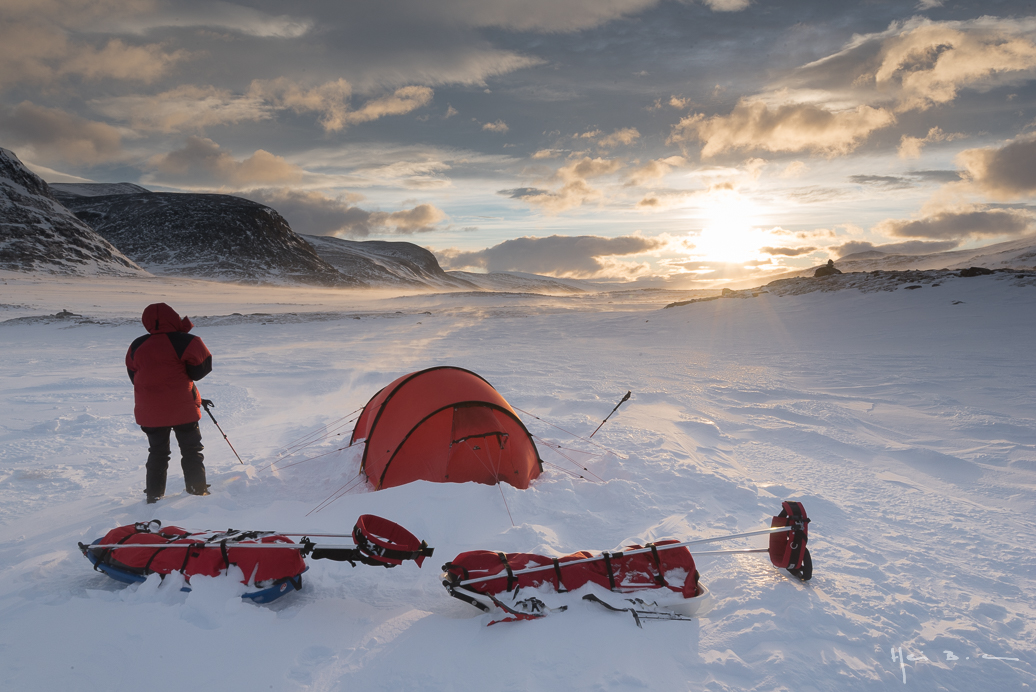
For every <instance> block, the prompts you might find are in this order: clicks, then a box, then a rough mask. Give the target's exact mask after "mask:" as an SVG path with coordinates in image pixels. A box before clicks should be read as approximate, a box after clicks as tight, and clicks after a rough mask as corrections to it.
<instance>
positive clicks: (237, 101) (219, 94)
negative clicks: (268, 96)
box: [91, 84, 272, 132]
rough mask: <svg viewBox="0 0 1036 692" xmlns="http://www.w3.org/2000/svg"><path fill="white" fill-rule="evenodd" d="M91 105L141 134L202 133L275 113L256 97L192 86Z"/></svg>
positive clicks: (263, 118)
mask: <svg viewBox="0 0 1036 692" xmlns="http://www.w3.org/2000/svg"><path fill="white" fill-rule="evenodd" d="M91 105H93V106H94V108H96V109H97V110H98V111H100V112H101V113H103V114H104V115H106V116H108V117H110V118H114V119H115V120H119V121H122V122H128V123H129V124H130V126H131V127H133V128H134V129H135V130H139V131H155V132H190V131H195V132H200V131H202V130H204V129H205V128H207V127H212V126H215V125H232V124H235V123H239V122H245V121H259V120H267V119H269V118H271V117H272V115H271V110H272V109H271V108H270V107H269V106H268V105H267V104H266V102H264V100H263V99H262V98H261V97H260V96H259V95H257V94H254V95H251V96H245V97H241V96H238V95H235V94H233V93H232V92H231V91H230V90H229V89H217V88H216V87H212V86H209V87H198V86H191V85H189V84H187V85H183V86H179V87H177V88H175V89H171V90H169V91H164V92H162V93H160V94H155V95H152V96H144V95H134V96H119V97H114V98H107V99H98V100H96V101H93V102H92V104H91Z"/></svg>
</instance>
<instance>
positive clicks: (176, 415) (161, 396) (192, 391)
mask: <svg viewBox="0 0 1036 692" xmlns="http://www.w3.org/2000/svg"><path fill="white" fill-rule="evenodd" d="M140 321H141V322H143V323H144V328H145V329H147V330H148V334H146V335H144V336H142V337H140V338H139V339H136V340H135V341H134V342H133V343H132V344H130V347H129V350H128V351H127V352H126V370H127V372H129V378H130V382H132V383H133V398H134V401H135V406H134V408H133V414H134V415H135V416H136V419H137V424H138V425H142V426H144V427H149V428H159V427H165V426H172V425H182V424H183V423H193V422H195V421H197V420H200V419H201V394H199V393H198V388H197V387H195V386H194V381H195V380H200V379H201V378H203V377H205V376H206V375H208V374H209V373H210V372H212V354H211V353H209V349H207V348H205V344H204V343H203V342H202V340H201V339H199V338H198V337H196V336H193V335H191V334H188V333H187V332H189V331H190V330H191V328H192V327H193V326H194V325H193V324H192V323H191V321H190V320H189V319H188V318H186V317H184V318H183V319H180V316H179V315H177V314H176V311H175V310H173V309H172V308H171V307H169V306H168V305H166V304H165V303H154V304H152V305H148V306H147V307H146V308H144V314H143V315H141V317H140Z"/></svg>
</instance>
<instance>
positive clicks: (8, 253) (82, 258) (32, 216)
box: [0, 149, 147, 276]
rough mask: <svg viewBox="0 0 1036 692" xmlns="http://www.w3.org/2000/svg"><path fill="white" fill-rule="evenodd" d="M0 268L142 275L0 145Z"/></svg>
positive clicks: (145, 273) (65, 272)
mask: <svg viewBox="0 0 1036 692" xmlns="http://www.w3.org/2000/svg"><path fill="white" fill-rule="evenodd" d="M0 269H7V270H11V271H25V272H47V273H56V274H79V275H94V274H109V275H111V274H116V275H117V274H130V275H134V274H135V275H144V276H146V275H147V272H145V271H144V270H143V269H141V268H140V267H139V266H138V265H137V264H136V263H134V262H133V261H132V260H131V259H129V258H128V257H127V256H126V255H124V254H123V253H122V252H120V251H119V250H117V249H116V247H115V246H113V244H112V243H110V242H108V241H107V240H105V239H104V238H103V237H102V236H100V235H99V234H97V233H96V232H94V230H93V229H92V228H90V226H89V225H87V224H85V223H83V222H82V221H81V220H80V219H78V218H76V217H75V216H74V215H73V214H72V212H70V211H69V210H68V209H66V208H65V207H64V206H62V205H61V204H60V203H59V202H58V201H57V200H56V199H55V197H54V194H53V193H52V192H51V189H50V187H49V186H48V185H47V183H45V182H44V181H43V180H42V179H41V178H40V177H39V176H37V175H36V174H35V173H33V172H32V171H30V170H29V169H28V168H26V167H25V165H24V164H23V163H22V162H21V160H19V159H18V157H17V156H16V155H15V154H14V152H11V151H8V150H7V149H0Z"/></svg>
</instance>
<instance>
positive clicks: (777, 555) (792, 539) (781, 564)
mask: <svg viewBox="0 0 1036 692" xmlns="http://www.w3.org/2000/svg"><path fill="white" fill-rule="evenodd" d="M770 526H771V527H778V526H790V527H792V529H791V531H782V532H780V533H772V534H770V549H769V553H770V562H772V563H773V566H774V567H778V568H781V569H786V570H788V572H790V573H791V574H792V575H794V576H796V577H798V578H799V579H801V580H802V581H809V579H811V578H812V577H813V558H812V557H811V556H810V554H809V550H808V549H807V548H806V542H807V541H808V540H809V517H807V516H806V508H805V507H803V506H802V503H801V502H792V501H790V500H788V501H785V502H783V503H781V513H780V514H778V515H777V516H775V517H774V518H773V521H771V522H770Z"/></svg>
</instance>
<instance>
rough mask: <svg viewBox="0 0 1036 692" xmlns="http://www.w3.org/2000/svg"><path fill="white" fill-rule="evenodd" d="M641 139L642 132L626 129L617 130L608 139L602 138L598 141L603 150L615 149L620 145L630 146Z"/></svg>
mask: <svg viewBox="0 0 1036 692" xmlns="http://www.w3.org/2000/svg"><path fill="white" fill-rule="evenodd" d="M639 137H640V132H638V131H637V128H635V127H624V128H622V129H621V130H616V131H615V132H613V133H611V134H610V135H608V136H607V137H602V138H601V139H599V140H597V146H599V147H601V148H603V149H613V148H614V147H617V146H618V145H620V144H625V145H627V146H629V145H630V144H633V142H634V141H636V140H637V139H638V138H639Z"/></svg>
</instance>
